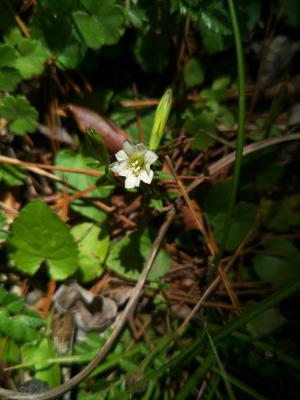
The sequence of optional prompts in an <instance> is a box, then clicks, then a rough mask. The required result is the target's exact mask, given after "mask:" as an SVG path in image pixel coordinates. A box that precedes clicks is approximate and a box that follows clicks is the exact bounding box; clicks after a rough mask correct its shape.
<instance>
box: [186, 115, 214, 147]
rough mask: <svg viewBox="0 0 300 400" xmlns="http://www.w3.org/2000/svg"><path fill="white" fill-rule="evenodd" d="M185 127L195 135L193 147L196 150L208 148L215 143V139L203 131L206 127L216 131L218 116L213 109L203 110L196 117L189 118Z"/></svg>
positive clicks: (208, 129) (209, 130)
mask: <svg viewBox="0 0 300 400" xmlns="http://www.w3.org/2000/svg"><path fill="white" fill-rule="evenodd" d="M185 128H186V130H187V132H188V133H189V134H190V135H193V136H194V140H193V142H192V145H191V147H192V148H193V149H195V150H207V149H208V147H209V146H211V145H213V144H214V143H215V139H213V138H212V137H210V136H208V135H206V134H205V133H203V132H201V129H204V130H206V131H208V132H212V133H214V132H215V131H216V128H217V126H216V116H215V113H213V112H211V111H202V112H201V113H199V114H198V115H197V116H196V117H193V118H189V119H188V120H187V121H186V123H185Z"/></svg>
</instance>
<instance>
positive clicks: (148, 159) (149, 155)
mask: <svg viewBox="0 0 300 400" xmlns="http://www.w3.org/2000/svg"><path fill="white" fill-rule="evenodd" d="M157 159H158V156H157V154H155V153H154V151H151V150H147V152H146V154H145V164H146V165H147V166H148V165H151V164H153V163H154V162H155V161H156V160H157Z"/></svg>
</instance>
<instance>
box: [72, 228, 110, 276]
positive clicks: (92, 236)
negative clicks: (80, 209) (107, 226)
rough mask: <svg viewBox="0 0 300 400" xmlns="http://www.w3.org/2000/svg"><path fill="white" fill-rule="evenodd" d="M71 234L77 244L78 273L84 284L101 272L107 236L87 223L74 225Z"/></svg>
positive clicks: (106, 247) (104, 231) (107, 242)
mask: <svg viewBox="0 0 300 400" xmlns="http://www.w3.org/2000/svg"><path fill="white" fill-rule="evenodd" d="M71 232H72V235H73V236H74V238H75V240H76V242H77V243H78V249H79V271H78V272H79V274H80V276H81V277H82V280H83V281H84V282H88V281H91V280H92V279H95V278H97V277H98V276H99V275H100V274H101V273H102V272H103V267H102V263H103V261H104V259H105V257H106V254H107V251H108V246H109V236H108V234H107V232H106V230H103V229H102V230H101V229H100V228H99V227H98V226H97V225H94V224H92V223H89V222H85V223H82V224H79V225H76V226H75V227H74V228H73V229H72V231H71Z"/></svg>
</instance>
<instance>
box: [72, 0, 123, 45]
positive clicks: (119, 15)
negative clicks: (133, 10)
mask: <svg viewBox="0 0 300 400" xmlns="http://www.w3.org/2000/svg"><path fill="white" fill-rule="evenodd" d="M80 2H81V4H82V5H83V7H84V11H74V12H73V13H72V15H73V18H74V21H75V23H76V25H77V27H78V29H79V32H80V33H81V35H82V37H83V39H84V41H85V43H86V45H87V46H88V47H90V48H92V49H99V48H100V47H101V46H103V45H104V44H109V45H111V44H115V43H117V42H118V40H119V39H120V37H121V36H122V35H123V32H124V22H125V16H124V12H123V8H122V7H120V6H119V5H116V4H115V0H102V1H101V2H99V1H98V0H81V1H80Z"/></svg>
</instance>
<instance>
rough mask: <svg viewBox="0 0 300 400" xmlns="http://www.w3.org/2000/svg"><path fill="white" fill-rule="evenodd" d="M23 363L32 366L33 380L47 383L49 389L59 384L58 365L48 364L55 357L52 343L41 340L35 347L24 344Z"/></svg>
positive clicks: (45, 339)
mask: <svg viewBox="0 0 300 400" xmlns="http://www.w3.org/2000/svg"><path fill="white" fill-rule="evenodd" d="M22 355H23V360H24V362H25V363H28V364H32V365H33V366H34V371H35V378H36V379H40V380H42V381H45V382H47V383H48V385H49V386H50V387H55V386H58V385H59V384H60V382H61V373H60V368H59V365H58V364H49V359H51V358H54V357H56V352H55V350H54V347H53V343H52V342H51V341H50V340H49V339H47V338H44V339H42V340H41V341H40V342H39V343H38V344H37V345H36V344H35V345H32V344H26V345H24V346H23V348H22Z"/></svg>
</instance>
